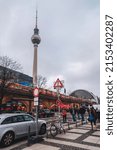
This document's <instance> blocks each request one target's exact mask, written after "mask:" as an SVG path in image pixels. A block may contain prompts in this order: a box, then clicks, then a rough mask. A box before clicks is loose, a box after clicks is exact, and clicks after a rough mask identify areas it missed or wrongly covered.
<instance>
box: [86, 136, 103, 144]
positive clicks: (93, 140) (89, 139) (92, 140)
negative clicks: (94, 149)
mask: <svg viewBox="0 0 117 150" xmlns="http://www.w3.org/2000/svg"><path fill="white" fill-rule="evenodd" d="M99 139H100V138H99V137H94V136H88V137H87V138H86V139H84V140H83V141H84V142H89V143H94V144H97V143H98V141H99Z"/></svg>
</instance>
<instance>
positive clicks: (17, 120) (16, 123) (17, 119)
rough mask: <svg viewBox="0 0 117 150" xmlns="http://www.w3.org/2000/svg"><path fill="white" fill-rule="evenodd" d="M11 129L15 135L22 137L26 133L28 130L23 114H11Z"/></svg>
mask: <svg viewBox="0 0 117 150" xmlns="http://www.w3.org/2000/svg"><path fill="white" fill-rule="evenodd" d="M12 118H13V124H12V127H13V130H14V131H15V134H16V137H23V136H25V135H26V134H27V132H28V130H27V128H26V123H25V121H24V117H23V115H16V116H13V117H12Z"/></svg>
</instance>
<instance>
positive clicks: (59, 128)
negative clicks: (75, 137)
mask: <svg viewBox="0 0 117 150" xmlns="http://www.w3.org/2000/svg"><path fill="white" fill-rule="evenodd" d="M61 133H64V134H65V129H64V127H63V125H62V123H61V121H60V120H59V121H58V122H52V123H51V126H50V134H51V136H52V137H55V136H56V135H57V134H61Z"/></svg>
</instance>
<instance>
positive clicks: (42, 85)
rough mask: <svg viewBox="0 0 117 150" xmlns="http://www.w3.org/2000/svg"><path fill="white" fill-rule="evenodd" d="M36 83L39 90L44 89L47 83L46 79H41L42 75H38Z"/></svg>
mask: <svg viewBox="0 0 117 150" xmlns="http://www.w3.org/2000/svg"><path fill="white" fill-rule="evenodd" d="M37 80H38V81H37V82H38V86H39V88H45V87H46V83H47V79H46V77H43V76H42V75H39V76H38V77H37Z"/></svg>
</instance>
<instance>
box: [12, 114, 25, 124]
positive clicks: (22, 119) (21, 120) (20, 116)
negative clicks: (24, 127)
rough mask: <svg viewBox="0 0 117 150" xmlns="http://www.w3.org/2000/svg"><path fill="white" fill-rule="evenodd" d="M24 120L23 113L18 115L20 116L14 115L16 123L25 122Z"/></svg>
mask: <svg viewBox="0 0 117 150" xmlns="http://www.w3.org/2000/svg"><path fill="white" fill-rule="evenodd" d="M23 121H24V118H23V116H22V115H18V116H13V122H14V123H16V122H23Z"/></svg>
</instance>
